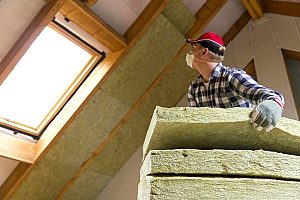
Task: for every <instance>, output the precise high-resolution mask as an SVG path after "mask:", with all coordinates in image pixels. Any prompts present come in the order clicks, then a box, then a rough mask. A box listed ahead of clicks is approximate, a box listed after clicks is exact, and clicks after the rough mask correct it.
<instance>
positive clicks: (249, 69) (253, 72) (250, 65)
mask: <svg viewBox="0 0 300 200" xmlns="http://www.w3.org/2000/svg"><path fill="white" fill-rule="evenodd" d="M244 71H245V72H246V73H247V74H248V75H250V76H252V77H253V78H255V79H256V78H257V77H256V70H255V65H254V59H252V60H251V61H250V62H249V63H248V64H247V65H246V67H244Z"/></svg>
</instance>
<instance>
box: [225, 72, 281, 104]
mask: <svg viewBox="0 0 300 200" xmlns="http://www.w3.org/2000/svg"><path fill="white" fill-rule="evenodd" d="M228 81H229V88H230V89H231V90H233V91H235V92H236V93H237V94H238V95H239V96H241V97H243V98H244V99H247V100H249V101H250V102H251V103H252V104H254V105H258V104H259V103H261V102H263V101H265V100H273V101H275V102H276V103H277V104H278V105H279V106H280V107H281V108H283V106H284V97H283V96H282V94H280V93H278V92H276V91H274V90H272V89H270V88H267V87H264V86H262V85H259V84H258V83H257V82H256V81H255V80H254V79H253V78H252V77H251V76H249V75H248V74H246V73H245V72H244V71H243V70H234V71H233V73H232V74H230V75H229V76H228Z"/></svg>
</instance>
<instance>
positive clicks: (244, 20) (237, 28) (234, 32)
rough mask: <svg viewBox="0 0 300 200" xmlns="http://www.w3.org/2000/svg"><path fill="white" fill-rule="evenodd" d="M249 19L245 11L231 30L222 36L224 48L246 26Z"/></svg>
mask: <svg viewBox="0 0 300 200" xmlns="http://www.w3.org/2000/svg"><path fill="white" fill-rule="evenodd" d="M250 19H251V17H250V15H249V13H248V12H247V11H245V12H244V13H243V14H242V15H241V16H240V17H239V18H238V20H237V21H236V22H235V23H234V24H233V25H232V26H231V28H230V29H229V30H228V31H227V32H226V34H225V35H224V36H223V41H224V43H225V46H226V45H227V44H229V42H230V41H231V40H233V39H234V38H235V36H237V34H239V32H240V31H241V30H242V29H243V28H244V27H245V26H246V25H247V24H248V22H249V21H250Z"/></svg>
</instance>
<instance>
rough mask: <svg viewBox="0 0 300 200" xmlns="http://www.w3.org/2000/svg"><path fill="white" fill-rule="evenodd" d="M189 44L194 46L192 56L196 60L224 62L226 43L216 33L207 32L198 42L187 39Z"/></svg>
mask: <svg viewBox="0 0 300 200" xmlns="http://www.w3.org/2000/svg"><path fill="white" fill-rule="evenodd" d="M187 42H188V43H191V45H192V51H191V54H190V55H193V57H194V58H195V60H197V59H198V60H202V61H208V62H217V63H218V62H221V61H222V60H224V51H225V46H224V42H223V40H222V38H221V37H220V36H219V35H217V34H216V33H213V32H207V33H204V34H203V35H201V36H200V37H199V38H198V39H196V40H193V39H187ZM187 60H188V59H187Z"/></svg>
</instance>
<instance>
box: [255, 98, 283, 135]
mask: <svg viewBox="0 0 300 200" xmlns="http://www.w3.org/2000/svg"><path fill="white" fill-rule="evenodd" d="M281 114H282V108H281V107H280V106H279V104H278V103H276V102H275V101H273V100H265V101H263V102H261V103H260V104H258V105H257V106H256V107H255V108H254V109H253V111H252V113H251V114H250V117H251V120H250V123H252V126H253V127H254V128H255V129H256V130H258V131H261V130H263V129H265V130H266V131H267V132H269V131H271V130H272V129H273V128H274V127H275V125H276V124H277V122H278V120H279V118H280V117H281Z"/></svg>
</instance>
